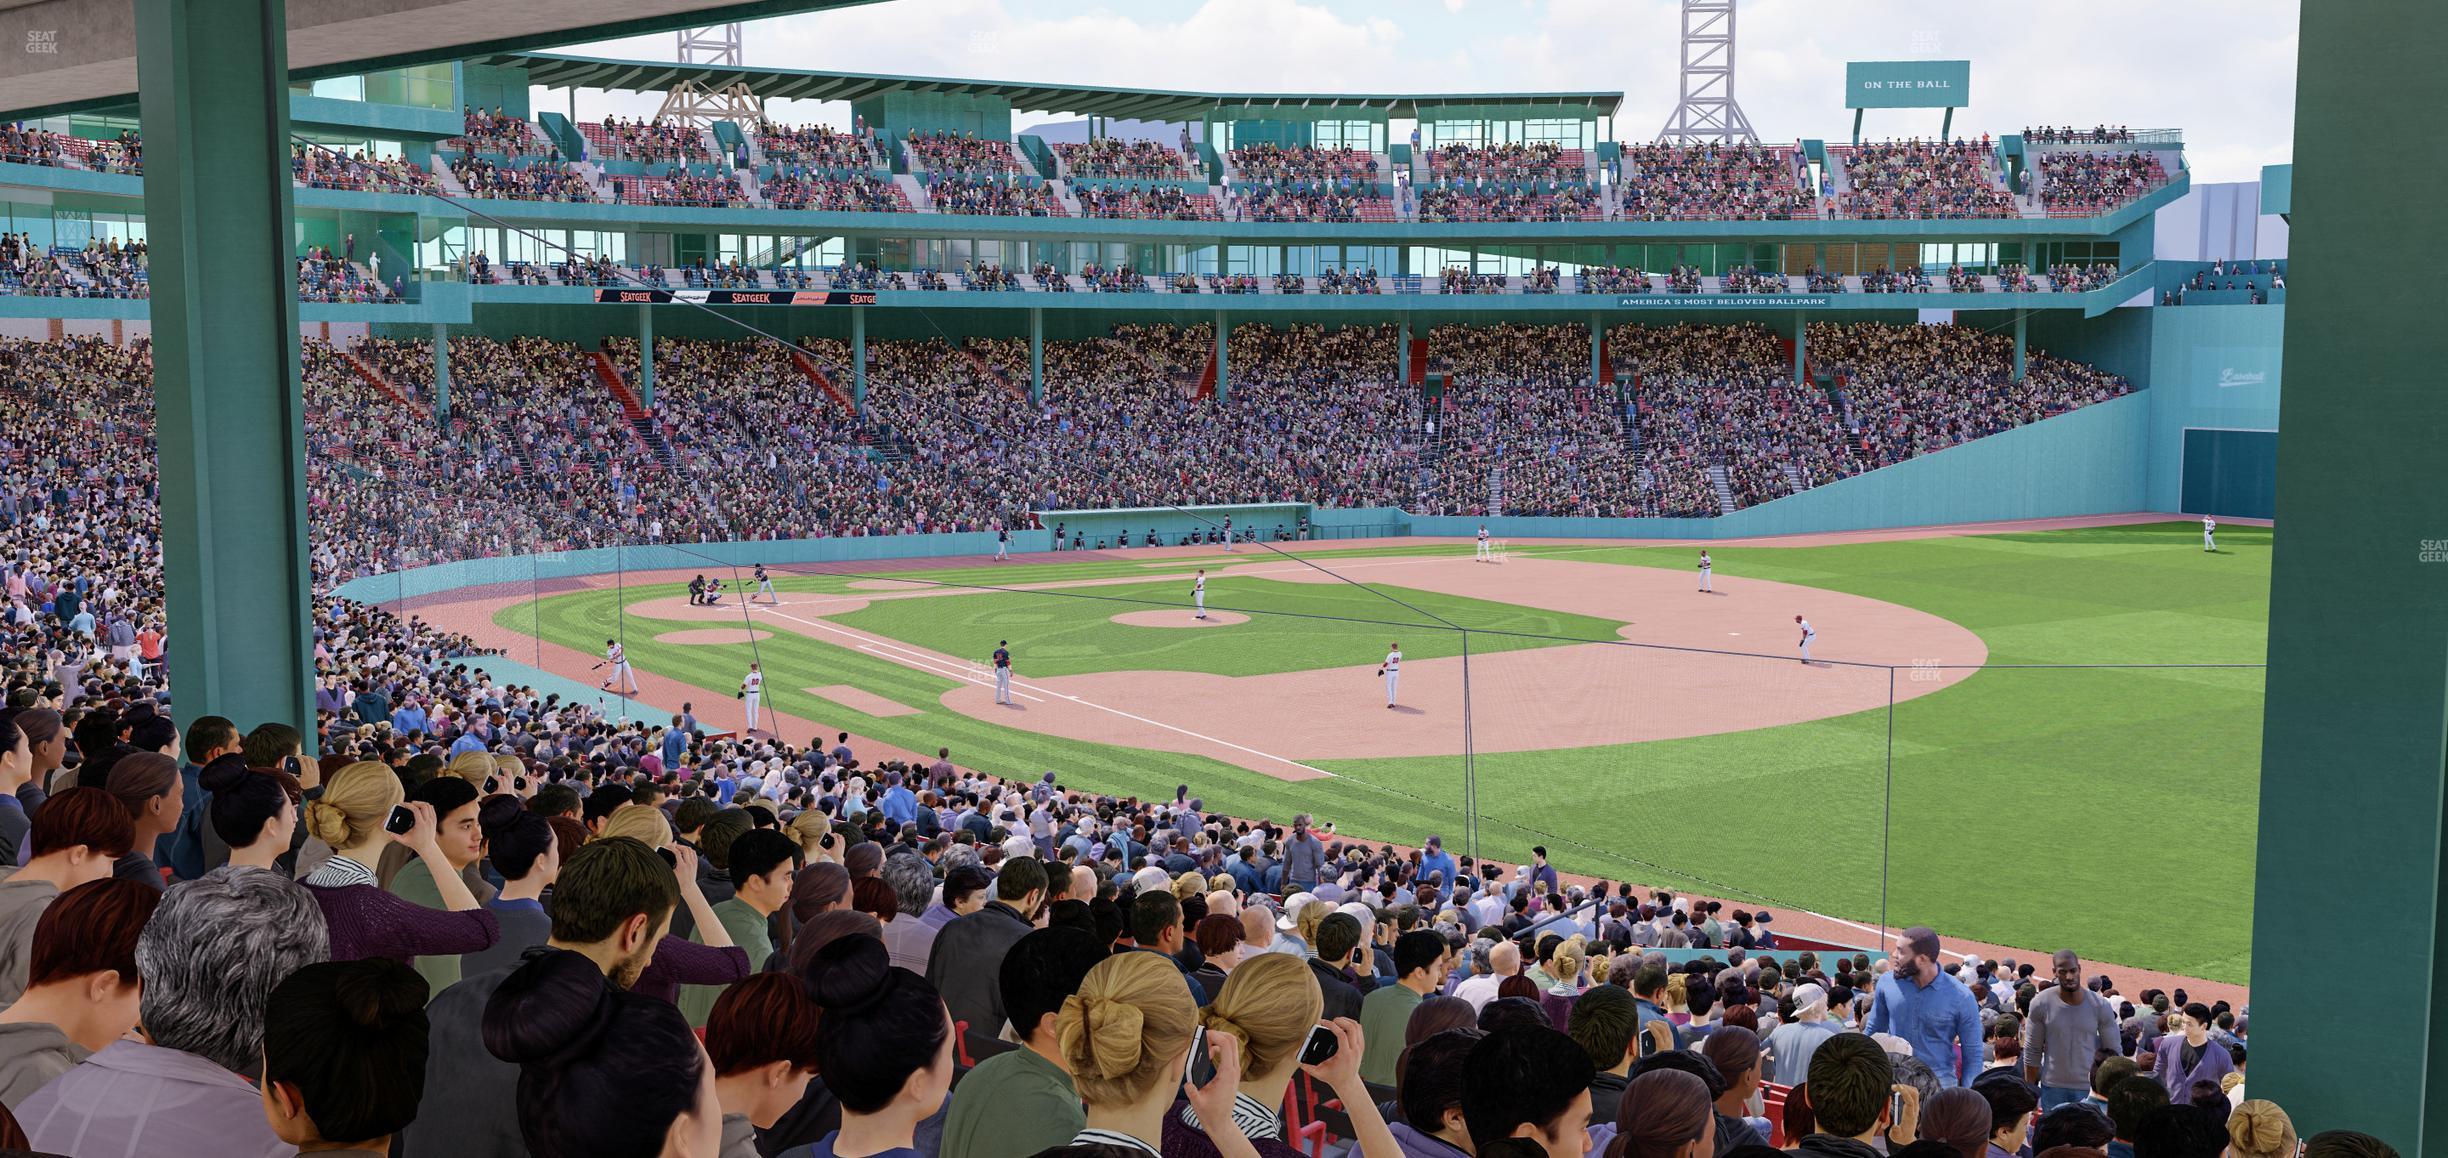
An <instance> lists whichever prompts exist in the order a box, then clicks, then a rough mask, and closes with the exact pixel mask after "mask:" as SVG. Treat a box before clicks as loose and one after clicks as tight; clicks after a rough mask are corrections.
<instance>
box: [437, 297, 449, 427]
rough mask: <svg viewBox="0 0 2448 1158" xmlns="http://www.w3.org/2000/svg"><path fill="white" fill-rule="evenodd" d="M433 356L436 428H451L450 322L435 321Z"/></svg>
mask: <svg viewBox="0 0 2448 1158" xmlns="http://www.w3.org/2000/svg"><path fill="white" fill-rule="evenodd" d="M433 358H434V396H433V413H434V428H435V429H437V430H441V429H448V428H449V426H450V387H451V381H450V326H449V324H448V323H445V322H435V323H434V326H433Z"/></svg>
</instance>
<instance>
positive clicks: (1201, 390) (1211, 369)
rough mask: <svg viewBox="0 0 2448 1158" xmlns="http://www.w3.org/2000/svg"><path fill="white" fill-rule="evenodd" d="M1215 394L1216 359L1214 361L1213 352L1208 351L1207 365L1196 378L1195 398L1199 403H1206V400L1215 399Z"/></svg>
mask: <svg viewBox="0 0 2448 1158" xmlns="http://www.w3.org/2000/svg"><path fill="white" fill-rule="evenodd" d="M1215 392H1216V359H1215V351H1213V350H1209V351H1208V352H1207V365H1206V367H1205V368H1204V369H1201V370H1200V371H1199V377H1198V391H1197V394H1196V395H1195V396H1196V397H1197V398H1198V400H1199V401H1201V402H1205V401H1207V400H1208V399H1210V398H1213V397H1215Z"/></svg>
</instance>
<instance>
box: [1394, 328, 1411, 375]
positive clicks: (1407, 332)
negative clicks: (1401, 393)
mask: <svg viewBox="0 0 2448 1158" xmlns="http://www.w3.org/2000/svg"><path fill="white" fill-rule="evenodd" d="M1394 365H1395V367H1396V369H1397V370H1398V371H1399V373H1398V374H1397V375H1396V377H1397V378H1398V379H1399V380H1401V381H1404V382H1409V381H1410V380H1411V316H1410V315H1409V314H1405V315H1403V318H1402V321H1401V322H1400V323H1398V328H1397V329H1396V330H1395V331H1394Z"/></svg>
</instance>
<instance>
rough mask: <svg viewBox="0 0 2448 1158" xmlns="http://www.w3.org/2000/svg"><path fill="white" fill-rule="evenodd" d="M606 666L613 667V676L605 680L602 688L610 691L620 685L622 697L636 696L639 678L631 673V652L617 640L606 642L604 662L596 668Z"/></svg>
mask: <svg viewBox="0 0 2448 1158" xmlns="http://www.w3.org/2000/svg"><path fill="white" fill-rule="evenodd" d="M606 664H609V665H610V666H611V668H612V674H611V675H610V676H608V677H606V678H605V679H604V682H603V685H602V686H603V687H604V688H605V689H607V690H609V689H610V688H611V687H612V685H613V684H615V683H617V684H619V685H620V692H621V694H622V695H624V696H632V695H636V694H637V691H638V682H637V677H636V676H634V675H631V674H630V672H629V652H628V650H627V649H625V648H623V647H622V646H621V645H620V641H619V640H617V639H607V640H605V641H604V661H603V663H600V664H597V665H595V666H597V667H603V666H605V665H606Z"/></svg>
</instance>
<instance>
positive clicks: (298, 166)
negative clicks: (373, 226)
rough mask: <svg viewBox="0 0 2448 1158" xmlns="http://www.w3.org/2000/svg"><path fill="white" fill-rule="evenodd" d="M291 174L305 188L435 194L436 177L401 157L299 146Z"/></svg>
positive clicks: (292, 159)
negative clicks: (307, 186) (385, 156)
mask: <svg viewBox="0 0 2448 1158" xmlns="http://www.w3.org/2000/svg"><path fill="white" fill-rule="evenodd" d="M289 171H290V173H291V175H292V176H294V177H295V178H296V179H297V181H298V183H299V184H301V185H311V186H314V187H315V188H318V189H358V190H364V191H367V192H373V193H433V192H436V191H437V190H438V188H439V187H438V186H437V185H435V183H434V178H433V174H432V173H429V172H426V171H425V170H423V169H420V168H418V167H416V166H415V165H413V164H411V163H409V162H408V161H407V160H405V159H403V158H399V157H391V158H383V157H376V156H373V155H371V154H369V153H367V152H366V151H365V150H363V149H359V150H357V151H356V152H354V153H341V152H338V151H335V150H331V149H327V148H324V147H322V146H320V145H309V144H306V143H305V142H299V143H296V144H293V145H291V146H289Z"/></svg>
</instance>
